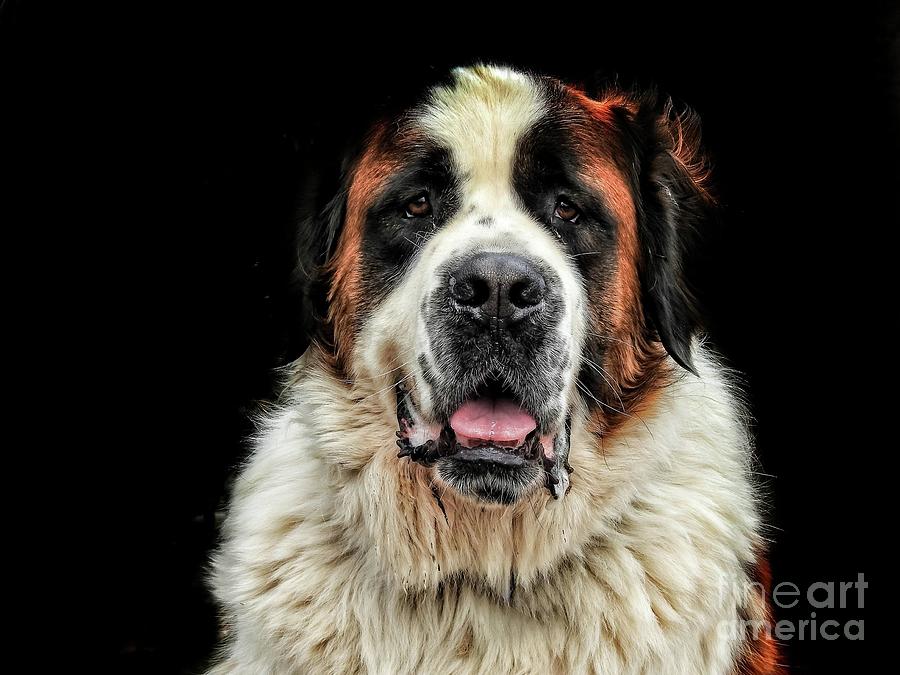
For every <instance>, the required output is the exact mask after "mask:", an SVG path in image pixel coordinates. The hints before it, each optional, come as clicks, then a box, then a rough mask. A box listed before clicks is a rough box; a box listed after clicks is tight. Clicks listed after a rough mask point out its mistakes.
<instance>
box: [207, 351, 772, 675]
mask: <svg viewBox="0 0 900 675" xmlns="http://www.w3.org/2000/svg"><path fill="white" fill-rule="evenodd" d="M311 358H312V356H309V357H307V361H308V362H306V363H304V364H302V365H301V368H303V369H305V370H304V374H303V376H302V377H301V378H300V379H299V381H298V383H297V384H296V386H295V387H294V389H293V392H292V396H291V398H290V400H289V401H288V402H287V403H286V404H285V406H284V407H283V408H282V409H281V411H280V412H278V413H277V414H275V415H273V416H272V417H271V419H270V420H269V421H268V423H267V425H266V429H265V430H264V431H263V433H262V434H261V437H260V440H259V443H258V446H257V450H256V452H255V453H254V455H253V457H252V458H251V459H250V461H249V463H248V465H247V467H246V469H245V470H244V471H243V472H242V473H241V475H240V477H239V478H238V480H237V482H236V483H235V486H234V497H233V502H232V506H231V511H230V514H229V517H228V521H227V526H226V529H225V534H224V540H223V543H222V548H221V550H220V552H219V554H218V556H217V558H216V565H215V582H214V586H215V591H216V594H217V596H218V599H219V601H220V602H221V604H222V606H223V608H224V609H225V613H226V614H225V615H226V618H227V625H228V626H229V629H228V630H229V633H230V635H229V637H230V640H229V641H228V642H227V646H226V652H225V654H224V660H223V662H222V664H221V665H220V666H219V668H218V669H217V671H216V672H239V673H254V672H259V673H270V672H271V673H275V672H279V673H280V672H373V673H400V672H427V673H432V672H459V673H476V672H491V673H500V672H502V673H507V672H523V673H524V672H598V673H692V674H693V673H726V672H729V669H730V668H731V664H732V663H733V659H734V656H735V650H736V649H737V647H738V643H737V641H736V639H735V636H734V635H732V634H729V633H728V632H727V630H728V629H730V628H731V627H732V625H733V622H734V621H735V619H736V617H737V611H738V607H739V606H740V605H741V604H745V600H746V599H745V595H746V594H747V593H749V581H748V580H747V578H746V576H745V574H744V571H743V567H742V565H743V564H746V563H750V562H752V561H753V559H754V550H753V547H754V545H756V544H758V534H757V531H758V528H759V521H758V517H757V510H756V504H755V502H754V496H753V490H752V488H751V480H750V461H751V451H750V445H749V443H748V439H747V435H746V432H745V428H744V425H743V421H742V419H741V417H740V415H739V413H738V411H739V407H738V406H737V404H736V402H735V400H734V399H733V398H732V396H731V394H730V392H729V389H728V386H727V384H726V382H725V381H724V380H723V377H722V375H721V373H720V371H719V368H718V367H717V366H716V364H715V362H714V361H713V360H712V359H710V358H709V357H708V356H707V355H706V354H704V353H703V351H702V350H699V349H697V350H695V359H696V363H697V365H698V368H699V371H700V373H701V377H700V378H696V377H694V376H691V375H684V376H683V377H681V379H679V380H678V381H677V382H676V383H675V384H673V385H672V386H671V387H669V388H668V389H667V390H666V391H665V392H664V393H663V394H662V396H661V398H660V400H659V401H658V403H657V404H656V405H655V406H654V409H653V411H652V412H651V413H648V414H645V415H643V416H642V417H643V419H642V420H638V419H634V420H632V421H630V422H629V423H628V424H627V425H626V427H625V428H624V429H622V430H621V431H620V432H619V433H617V434H616V435H615V437H614V438H612V439H609V440H608V441H607V442H606V443H604V445H603V448H602V455H601V454H598V453H597V450H596V447H595V446H596V444H595V441H594V439H592V438H589V437H588V436H587V435H586V434H585V432H584V429H583V426H582V425H581V424H576V425H575V428H574V429H573V436H572V447H571V454H570V461H571V464H572V465H573V467H574V468H575V471H576V472H575V474H574V476H573V480H572V489H571V491H570V493H569V495H568V496H567V497H566V498H565V499H563V500H560V501H554V500H552V499H550V497H549V495H547V494H546V493H545V492H542V493H540V494H536V495H534V497H533V498H532V499H531V500H529V501H528V502H527V503H523V504H519V505H516V506H513V507H508V508H498V507H492V508H481V507H476V506H473V504H472V503H471V502H468V501H467V500H464V499H461V498H458V497H456V496H454V495H453V494H451V493H449V492H447V493H445V494H444V495H443V501H444V505H445V507H446V510H447V520H445V519H444V516H443V514H442V513H441V511H440V509H439V507H438V505H437V504H436V502H435V500H434V499H433V498H432V496H431V494H430V490H429V484H430V480H429V478H428V476H427V475H426V474H427V472H428V471H429V470H428V469H425V468H423V467H420V466H417V465H409V464H402V463H399V462H398V461H397V460H396V458H395V457H394V454H395V450H394V446H393V440H392V436H393V428H392V427H391V426H390V425H386V424H383V423H382V421H381V420H380V419H379V416H378V415H377V414H374V413H376V410H375V406H374V405H373V404H372V401H373V400H374V399H369V400H367V401H363V402H362V403H357V402H356V401H355V400H351V399H348V398H347V397H346V395H344V394H343V393H342V392H343V389H342V387H341V386H340V384H339V383H336V382H333V381H330V380H329V379H328V378H327V377H324V376H322V374H321V372H320V371H319V368H318V365H317V364H316V363H315V362H314V361H311V360H310V359H311ZM349 420H352V421H353V422H354V424H353V425H348V424H347V422H348V421H349ZM463 572H464V573H465V580H463V581H459V582H458V583H456V584H454V583H453V582H452V579H453V578H454V574H455V573H456V574H459V573H463ZM511 572H514V573H515V578H516V585H515V589H514V595H513V597H512V600H511V601H510V599H509V591H510V573H511ZM442 584H443V592H442V593H441V592H440V591H439V589H440V586H441V585H442ZM749 609H750V610H751V611H752V606H751V607H749Z"/></svg>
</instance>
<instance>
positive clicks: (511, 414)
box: [450, 398, 537, 447]
mask: <svg viewBox="0 0 900 675" xmlns="http://www.w3.org/2000/svg"><path fill="white" fill-rule="evenodd" d="M450 426H451V427H452V428H453V431H454V432H456V440H457V441H459V443H460V444H461V445H466V446H470V447H471V446H472V445H478V444H479V443H485V442H491V443H497V444H499V445H514V446H519V445H521V444H522V443H524V442H525V437H526V436H528V434H530V433H531V432H532V431H534V429H535V427H537V422H535V421H534V418H533V417H532V416H531V415H529V414H528V413H527V412H525V411H524V410H522V409H521V408H520V407H519V406H518V405H517V404H516V403H514V402H513V401H510V400H509V399H490V398H479V399H476V400H474V401H467V402H466V403H463V404H462V406H460V408H459V410H457V411H456V412H455V413H453V415H452V416H451V417H450Z"/></svg>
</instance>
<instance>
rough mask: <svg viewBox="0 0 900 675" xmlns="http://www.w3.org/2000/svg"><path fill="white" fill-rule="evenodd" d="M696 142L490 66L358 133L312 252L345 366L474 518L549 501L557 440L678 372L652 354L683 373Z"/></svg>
mask: <svg viewBox="0 0 900 675" xmlns="http://www.w3.org/2000/svg"><path fill="white" fill-rule="evenodd" d="M693 131H694V129H693V127H692V126H691V125H689V124H687V123H686V121H685V120H684V119H683V118H679V117H677V116H673V115H672V114H671V112H670V111H669V110H668V108H665V107H663V108H660V107H659V106H655V105H654V104H652V103H650V102H643V103H642V102H641V101H639V100H637V99H635V98H630V97H627V96H624V95H622V94H609V95H607V96H605V97H603V98H601V99H599V100H593V99H590V98H588V97H587V96H586V95H584V94H583V93H582V92H581V91H579V90H577V89H574V88H571V87H568V86H566V85H563V84H562V83H560V82H558V81H556V80H551V79H548V78H540V77H535V76H530V75H525V74H521V73H518V72H514V71H510V70H506V69H499V68H493V67H477V68H472V69H465V70H458V71H455V72H454V73H453V77H452V80H451V81H450V82H449V83H447V84H445V85H441V86H438V87H435V88H433V89H431V90H430V91H429V92H428V93H427V94H426V96H425V97H424V99H423V100H422V101H421V102H420V103H419V104H418V105H416V106H414V107H412V108H411V109H409V110H407V111H405V113H404V114H402V115H400V116H398V117H396V118H395V119H388V120H382V121H381V122H380V123H379V124H377V125H375V126H374V127H373V129H372V130H371V131H370V133H369V134H368V136H367V138H366V140H365V143H364V144H363V147H362V150H361V151H360V153H359V154H358V155H357V156H356V157H355V158H354V159H353V160H352V162H351V163H350V164H349V169H348V170H347V172H346V178H345V183H344V187H343V189H342V190H341V192H340V193H339V194H338V196H337V197H335V198H334V199H333V200H332V202H331V203H330V205H329V208H328V209H327V211H326V212H325V213H324V214H322V216H321V217H320V218H317V219H313V220H312V221H310V223H309V225H308V227H309V233H308V234H307V236H306V238H307V239H308V240H317V241H322V242H326V243H325V248H326V249H327V250H325V251H323V252H322V253H323V254H324V255H325V256H326V257H327V263H326V265H325V266H324V268H323V269H324V279H325V280H326V287H327V302H328V315H327V319H326V322H325V325H326V326H327V327H328V338H327V339H328V340H330V341H331V342H332V346H333V347H334V349H335V352H336V355H337V359H336V363H338V364H339V366H338V367H339V368H341V369H342V370H343V372H344V374H345V378H346V379H347V380H348V381H349V382H363V381H366V382H369V383H371V382H377V383H378V386H379V387H384V386H385V383H386V384H387V387H388V389H392V390H393V392H394V393H395V394H396V406H397V424H398V437H399V438H400V441H399V445H400V448H401V451H400V457H401V460H400V461H416V462H419V463H420V464H422V465H424V466H427V467H431V470H432V471H433V472H434V477H435V479H436V480H437V481H440V482H441V483H443V484H445V486H448V487H449V488H451V489H453V490H455V491H456V492H458V493H461V494H463V495H468V496H470V497H472V498H476V499H479V500H481V501H485V502H495V503H512V502H515V501H517V500H519V499H521V498H522V497H523V496H525V495H526V494H528V493H529V492H531V491H532V490H536V489H541V487H542V486H546V487H547V488H549V489H550V492H551V494H553V495H554V496H555V497H559V496H562V495H563V494H564V493H565V491H566V487H567V485H568V482H569V469H570V467H568V462H567V456H568V449H569V448H568V442H569V433H570V429H571V425H572V424H586V425H588V427H589V428H590V430H591V431H593V432H595V433H597V434H602V433H605V432H606V431H607V430H609V429H610V428H612V426H613V425H614V423H615V420H616V419H617V416H620V415H621V416H628V415H630V414H631V413H632V412H633V411H634V410H636V409H637V408H638V407H639V406H640V404H641V402H642V401H644V400H646V399H647V397H649V396H651V395H652V393H653V391H655V390H656V389H658V387H659V386H660V382H661V380H662V379H663V378H664V377H665V376H666V373H670V372H671V369H670V368H668V363H667V359H666V356H665V351H664V350H663V346H664V347H665V350H667V351H668V353H669V354H670V355H671V356H672V357H674V359H675V360H676V361H677V362H678V363H680V364H681V365H683V366H685V367H686V368H688V369H690V367H691V361H690V340H691V334H692V332H693V330H694V327H695V326H694V323H695V322H694V315H693V312H692V310H691V304H690V300H689V295H688V293H687V291H686V289H685V285H684V282H683V280H682V278H681V270H680V267H681V264H682V260H683V253H684V251H683V249H684V242H685V239H684V236H683V232H682V231H683V229H684V227H685V226H690V225H692V224H694V223H693V221H696V220H697V219H698V218H700V217H702V212H703V211H704V209H705V206H706V205H707V202H708V199H707V197H706V193H705V191H704V190H703V188H702V186H701V179H700V170H701V168H702V167H701V166H700V163H699V162H698V155H697V152H696V144H695V143H694V138H693ZM405 457H409V460H406V459H403V458H405Z"/></svg>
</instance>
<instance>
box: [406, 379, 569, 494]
mask: <svg viewBox="0 0 900 675" xmlns="http://www.w3.org/2000/svg"><path fill="white" fill-rule="evenodd" d="M396 393H397V421H398V424H399V431H398V432H397V439H398V440H397V445H398V446H399V447H400V452H399V453H398V457H401V458H403V457H409V458H410V460H411V461H413V462H417V463H419V464H422V465H424V466H434V467H436V471H437V473H438V476H439V477H440V478H441V479H443V480H444V481H445V482H446V483H448V484H449V485H450V486H451V487H453V488H455V489H456V490H457V491H458V492H462V493H464V494H469V495H471V496H474V497H476V498H478V499H480V500H482V501H489V502H499V503H507V504H508V503H512V502H515V501H517V500H518V499H519V498H520V497H521V496H523V495H524V494H525V493H527V492H528V491H529V489H530V488H533V487H534V486H535V485H539V484H540V482H541V478H543V484H544V486H545V487H546V488H547V489H548V490H549V491H550V494H551V495H552V496H553V497H554V498H555V499H558V498H559V497H561V496H562V495H564V494H565V493H566V492H567V490H568V487H569V473H570V472H571V470H572V469H571V467H570V466H569V465H568V461H567V459H568V442H569V424H568V420H565V421H563V423H562V424H561V425H560V427H561V428H559V429H556V430H553V431H542V430H541V429H539V426H538V422H537V420H536V416H535V415H534V414H533V413H532V412H530V411H529V410H527V409H526V408H525V407H524V405H523V404H522V403H521V402H520V400H518V399H517V398H516V397H515V396H514V395H513V394H512V392H510V391H509V390H508V389H507V388H506V387H504V386H503V385H502V384H501V383H500V382H499V381H497V380H491V379H489V380H487V381H486V382H485V383H484V384H483V385H482V386H480V387H478V388H477V390H476V391H474V392H472V394H471V395H470V396H469V397H468V398H467V399H466V400H465V401H463V403H462V404H461V405H460V406H459V407H458V408H457V409H456V410H455V411H454V412H453V413H452V414H451V415H450V416H449V419H447V420H445V421H443V423H438V424H433V423H431V424H429V423H426V422H425V421H423V420H422V419H421V417H420V416H419V414H418V411H417V409H416V407H415V404H414V402H413V399H412V396H411V395H410V392H409V391H408V390H407V389H406V388H405V387H404V386H403V385H402V384H398V385H397V391H396Z"/></svg>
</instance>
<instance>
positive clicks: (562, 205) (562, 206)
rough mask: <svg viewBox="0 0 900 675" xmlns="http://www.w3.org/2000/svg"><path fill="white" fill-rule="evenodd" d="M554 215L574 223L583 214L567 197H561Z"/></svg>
mask: <svg viewBox="0 0 900 675" xmlns="http://www.w3.org/2000/svg"><path fill="white" fill-rule="evenodd" d="M553 215H554V216H556V217H557V218H559V219H560V220H566V221H568V222H570V223H574V222H576V221H577V220H578V216H580V215H581V212H580V211H579V210H578V209H576V208H575V207H574V206H573V205H572V204H570V203H569V202H567V201H566V200H565V199H560V200H559V201H558V202H556V211H554V212H553Z"/></svg>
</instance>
